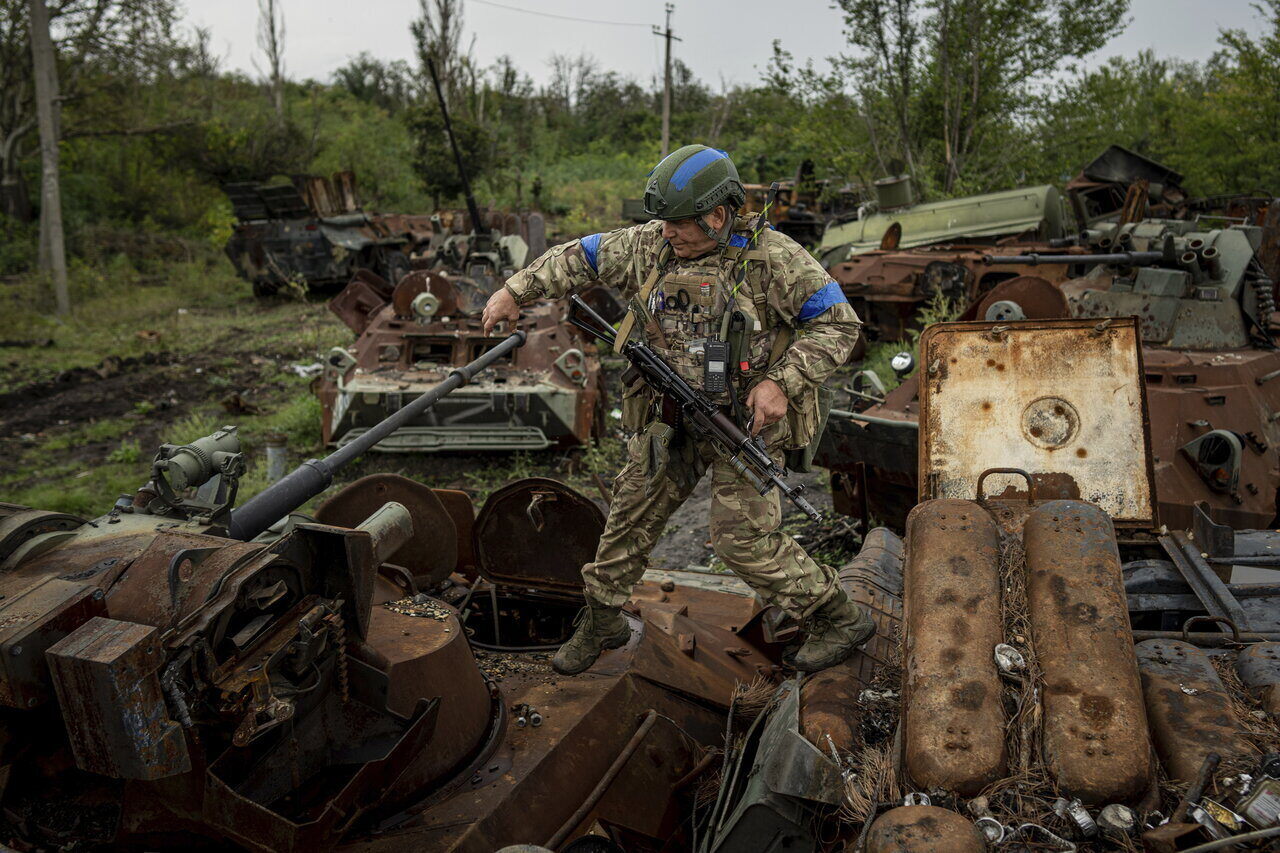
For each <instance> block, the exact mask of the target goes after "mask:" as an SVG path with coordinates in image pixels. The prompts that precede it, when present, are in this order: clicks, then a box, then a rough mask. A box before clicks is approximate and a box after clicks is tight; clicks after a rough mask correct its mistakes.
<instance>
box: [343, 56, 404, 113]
mask: <svg viewBox="0 0 1280 853" xmlns="http://www.w3.org/2000/svg"><path fill="white" fill-rule="evenodd" d="M333 82H334V83H335V84H336V85H338V86H340V87H341V88H343V89H346V90H347V91H348V92H350V93H351V94H352V95H354V96H355V97H356V98H358V99H359V100H361V101H365V102H367V103H370V104H376V105H377V106H379V107H382V108H383V109H384V110H386V111H387V112H389V113H397V112H400V111H401V110H403V109H404V108H405V107H407V106H409V104H410V102H411V101H412V100H413V74H412V72H411V71H410V70H409V65H408V63H406V62H405V61H404V60H399V59H398V60H395V61H394V62H382V61H381V60H379V59H377V58H376V57H374V56H373V54H371V53H369V52H368V51H362V52H361V53H359V54H357V55H355V56H353V57H352V58H351V59H349V60H348V61H347V64H346V65H344V66H342V67H341V68H339V69H338V70H337V71H335V72H333Z"/></svg>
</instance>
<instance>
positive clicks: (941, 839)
mask: <svg viewBox="0 0 1280 853" xmlns="http://www.w3.org/2000/svg"><path fill="white" fill-rule="evenodd" d="M866 849H867V853H982V851H983V850H986V849H987V842H986V839H985V838H983V836H982V833H981V832H979V831H978V828H977V827H976V826H974V825H973V823H972V822H971V821H970V820H968V819H967V818H964V817H961V816H960V815H958V814H956V813H955V812H953V811H950V810H948V809H943V808H939V807H937V806H899V807H898V808H896V809H890V810H889V811H887V812H885V813H884V814H882V815H880V817H878V818H876V821H875V823H873V824H871V831H870V832H868V833H867V846H866Z"/></svg>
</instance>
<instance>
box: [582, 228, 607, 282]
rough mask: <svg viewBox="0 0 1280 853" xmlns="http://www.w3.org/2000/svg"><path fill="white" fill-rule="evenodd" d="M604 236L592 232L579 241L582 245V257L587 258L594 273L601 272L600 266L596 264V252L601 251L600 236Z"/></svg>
mask: <svg viewBox="0 0 1280 853" xmlns="http://www.w3.org/2000/svg"><path fill="white" fill-rule="evenodd" d="M603 236H604V235H603V234H592V235H590V236H588V237H583V238H582V239H581V240H579V241H578V243H579V244H580V245H581V246H582V257H584V258H586V259H587V265H588V266H590V267H591V271H592V272H594V273H598V272H600V268H599V267H598V266H597V265H596V254H597V253H598V252H599V251H600V238H601V237H603Z"/></svg>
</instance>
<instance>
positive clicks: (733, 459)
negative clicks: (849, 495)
mask: <svg viewBox="0 0 1280 853" xmlns="http://www.w3.org/2000/svg"><path fill="white" fill-rule="evenodd" d="M569 301H570V303H571V304H572V305H573V310H572V311H570V312H569V322H571V323H573V325H575V326H577V327H578V328H579V329H582V330H583V331H584V332H586V333H587V334H589V335H591V336H593V337H595V338H599V339H600V340H602V341H604V342H605V343H607V344H608V345H609V346H613V345H614V342H615V339H616V338H617V333H616V332H615V331H614V329H613V327H612V326H610V325H609V324H608V323H607V322H606V321H605V319H604V318H603V317H601V316H600V315H599V314H597V313H596V312H595V311H593V310H591V307H590V306H589V305H587V303H585V302H583V301H582V300H581V299H580V298H578V297H577V296H570V297H569ZM622 355H623V356H625V357H626V359H627V360H628V361H629V362H631V365H632V366H633V367H634V368H635V369H636V371H637V372H638V373H639V374H640V376H641V378H643V379H644V381H645V382H646V383H647V384H648V386H649V387H650V388H652V389H653V390H655V391H657V392H658V393H660V394H662V395H664V396H665V397H667V398H668V399H669V400H671V401H672V402H673V403H675V404H676V406H678V407H679V410H680V412H681V414H682V415H683V416H684V422H685V423H686V424H688V425H689V427H690V431H691V432H693V433H694V434H695V435H699V436H702V437H704V438H708V439H710V440H711V443H712V444H713V445H714V446H715V447H716V449H718V450H719V451H720V452H721V453H723V454H724V455H725V456H726V458H728V460H729V464H730V465H731V466H732V467H733V470H735V471H737V472H738V474H740V475H741V476H742V477H743V478H744V479H746V481H747V482H749V483H750V484H751V485H752V487H753V488H755V489H756V490H757V491H758V492H760V494H762V495H766V494H768V493H769V490H770V489H777V490H778V491H780V492H782V494H783V495H784V496H785V497H786V499H787V500H789V501H791V502H792V503H793V504H795V505H796V507H797V508H798V509H800V510H801V511H802V512H803V513H804V514H805V515H807V516H809V518H811V519H813V520H814V521H821V520H822V513H820V512H818V511H817V510H816V509H814V507H813V505H812V504H811V503H809V502H808V501H807V500H805V499H804V496H803V494H802V492H803V491H804V486H792V485H789V484H788V483H787V481H786V480H785V479H783V475H785V474H786V471H785V470H784V469H783V468H782V467H781V466H780V465H778V463H776V462H774V461H773V459H771V458H770V457H769V454H768V452H767V451H766V450H765V447H764V442H763V441H761V440H760V439H759V438H752V437H751V436H750V435H748V434H747V433H746V432H745V431H743V430H742V429H741V428H740V427H739V426H738V425H737V424H735V423H734V422H733V420H732V419H730V418H729V416H728V415H726V414H725V413H724V412H722V411H720V407H719V406H717V405H716V404H715V403H714V402H712V401H711V400H709V399H707V397H706V396H705V395H704V394H702V392H700V391H698V390H696V389H695V388H694V387H693V386H691V385H690V384H689V383H688V382H686V381H685V380H684V379H683V378H682V377H681V376H680V374H678V373H676V372H675V370H673V369H672V368H671V365H669V364H667V363H666V362H665V361H663V360H662V356H660V355H658V354H657V353H656V352H654V351H653V349H651V348H650V347H649V345H648V344H645V343H642V342H640V341H627V342H626V343H625V344H623V346H622Z"/></svg>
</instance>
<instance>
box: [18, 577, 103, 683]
mask: <svg viewBox="0 0 1280 853" xmlns="http://www.w3.org/2000/svg"><path fill="white" fill-rule="evenodd" d="M105 612H106V606H105V605H104V603H103V600H102V593H101V591H99V590H97V589H94V588H92V587H91V585H89V584H85V583H83V582H77V581H65V580H61V579H58V578H50V579H48V580H47V581H46V582H44V583H42V584H39V585H37V586H35V587H34V588H32V589H31V590H29V591H27V592H25V593H23V594H22V595H20V596H15V597H13V598H11V599H8V600H6V601H5V602H4V607H3V609H2V610H0V703H3V704H5V705H7V706H9V707H10V708H35V707H37V706H38V705H41V704H43V703H45V702H47V701H49V700H50V699H52V698H53V690H52V688H51V687H50V686H49V665H48V663H47V661H46V658H45V654H44V653H45V650H46V649H48V648H49V647H50V646H52V645H53V644H55V643H57V642H58V641H59V640H61V639H63V638H64V637H66V636H67V635H68V634H70V633H71V632H72V631H74V630H75V629H76V628H78V627H80V626H81V625H83V624H84V623H85V622H87V621H88V620H89V619H91V618H93V617H94V616H98V615H101V614H104V613H105Z"/></svg>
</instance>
